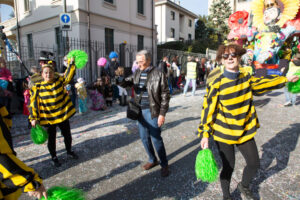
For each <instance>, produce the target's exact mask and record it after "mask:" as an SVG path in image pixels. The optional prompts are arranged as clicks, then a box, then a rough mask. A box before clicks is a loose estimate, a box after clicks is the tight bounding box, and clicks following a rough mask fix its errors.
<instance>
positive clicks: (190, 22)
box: [189, 19, 192, 27]
mask: <svg viewBox="0 0 300 200" xmlns="http://www.w3.org/2000/svg"><path fill="white" fill-rule="evenodd" d="M189 27H192V20H191V19H189Z"/></svg>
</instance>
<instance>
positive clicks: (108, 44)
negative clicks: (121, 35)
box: [105, 28, 114, 55]
mask: <svg viewBox="0 0 300 200" xmlns="http://www.w3.org/2000/svg"><path fill="white" fill-rule="evenodd" d="M111 51H114V30H113V29H110V28H105V54H106V55H108V54H109V53H110V52H111Z"/></svg>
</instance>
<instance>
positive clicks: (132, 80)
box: [121, 66, 170, 118]
mask: <svg viewBox="0 0 300 200" xmlns="http://www.w3.org/2000/svg"><path fill="white" fill-rule="evenodd" d="M140 76H141V70H140V69H137V70H136V71H135V72H134V74H132V75H131V76H129V77H127V78H125V81H124V82H123V83H122V84H121V86H122V87H127V86H129V87H132V86H133V87H134V92H135V97H136V96H137V95H136V92H137V89H138V85H139V80H140ZM147 92H148V95H149V103H150V112H151V117H152V118H155V117H158V116H159V115H163V116H165V115H166V113H167V111H168V109H169V101H170V91H169V86H168V82H167V78H166V75H165V74H164V73H163V72H161V71H160V70H159V69H157V68H155V67H152V66H150V70H149V72H148V75H147ZM135 100H136V99H135Z"/></svg>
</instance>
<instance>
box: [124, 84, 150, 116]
mask: <svg viewBox="0 0 300 200" xmlns="http://www.w3.org/2000/svg"><path fill="white" fill-rule="evenodd" d="M147 83H148V79H146V82H145V87H147ZM143 93H144V92H141V93H140V94H139V96H138V97H137V101H135V100H134V98H131V99H130V101H129V102H128V106H127V118H129V119H132V120H138V118H139V117H140V116H141V115H142V108H141V105H140V104H139V102H140V101H141V99H142V96H143ZM137 102H138V103H137Z"/></svg>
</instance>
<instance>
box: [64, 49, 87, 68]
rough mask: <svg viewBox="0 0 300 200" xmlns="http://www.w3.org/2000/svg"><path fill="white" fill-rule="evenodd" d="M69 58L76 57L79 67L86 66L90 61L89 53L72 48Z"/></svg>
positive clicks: (76, 64) (76, 63) (77, 66)
mask: <svg viewBox="0 0 300 200" xmlns="http://www.w3.org/2000/svg"><path fill="white" fill-rule="evenodd" d="M67 58H69V59H71V58H74V59H75V66H76V68H78V69H82V68H84V67H85V65H86V63H87V62H88V55H87V54H86V53H85V52H84V51H82V50H72V51H70V52H69V53H68V55H67Z"/></svg>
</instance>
